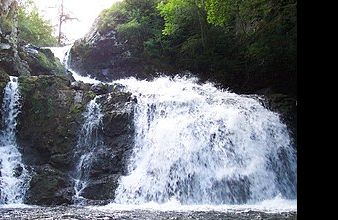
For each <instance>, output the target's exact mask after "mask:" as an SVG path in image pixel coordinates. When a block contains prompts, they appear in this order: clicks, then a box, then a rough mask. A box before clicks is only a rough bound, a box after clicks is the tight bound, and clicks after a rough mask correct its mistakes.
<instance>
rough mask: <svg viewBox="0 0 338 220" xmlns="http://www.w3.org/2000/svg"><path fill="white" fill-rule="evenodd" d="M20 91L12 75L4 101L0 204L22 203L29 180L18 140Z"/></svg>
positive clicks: (0, 149)
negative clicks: (17, 126)
mask: <svg viewBox="0 0 338 220" xmlns="http://www.w3.org/2000/svg"><path fill="white" fill-rule="evenodd" d="M19 101H20V92H19V89H18V81H17V78H16V77H12V76H11V77H10V81H9V82H8V83H7V85H6V87H5V90H4V98H3V103H2V109H1V114H2V129H1V133H0V204H17V203H22V202H23V198H24V195H25V192H26V189H27V184H28V181H29V179H30V178H29V175H28V172H27V170H26V168H25V166H24V164H23V163H22V159H21V153H20V152H19V150H18V145H17V142H16V125H17V121H16V119H17V116H18V114H19V112H20V107H21V106H20V102H19Z"/></svg>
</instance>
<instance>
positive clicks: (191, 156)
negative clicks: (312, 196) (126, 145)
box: [115, 77, 297, 204]
mask: <svg viewBox="0 0 338 220" xmlns="http://www.w3.org/2000/svg"><path fill="white" fill-rule="evenodd" d="M117 82H118V83H121V84H123V85H125V86H126V90H127V91H129V92H131V93H132V94H133V96H134V97H135V98H136V100H137V104H136V105H135V116H134V117H135V118H134V124H135V131H136V134H135V147H134V151H133V153H132V155H131V158H130V161H129V167H128V175H127V176H123V177H121V179H120V181H119V186H118V188H117V190H116V198H115V202H116V203H121V204H143V203H147V202H157V203H165V202H168V201H171V200H174V201H175V200H176V201H179V202H180V203H181V204H254V203H257V202H260V201H263V200H269V199H273V198H275V197H281V198H285V199H296V194H297V192H296V186H297V180H296V163H297V157H296V150H295V149H294V147H293V146H292V145H293V144H292V141H291V139H290V136H289V133H288V130H287V127H286V125H285V124H283V123H282V122H281V121H280V118H279V116H278V114H276V113H274V112H272V111H270V110H268V109H267V108H265V107H264V106H263V105H262V102H261V100H260V98H259V97H255V96H245V95H237V94H235V93H232V92H229V91H224V90H220V89H217V88H216V87H215V86H214V85H213V84H211V83H205V84H198V83H197V80H196V79H194V78H190V79H189V78H179V77H176V78H174V79H170V78H169V77H160V78H157V79H155V80H153V81H139V80H136V79H134V78H130V79H123V80H119V81H117Z"/></svg>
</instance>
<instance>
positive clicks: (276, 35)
mask: <svg viewBox="0 0 338 220" xmlns="http://www.w3.org/2000/svg"><path fill="white" fill-rule="evenodd" d="M100 18H101V19H100V20H99V27H100V31H103V32H104V31H107V30H108V29H115V30H117V32H118V36H119V37H120V38H121V39H122V40H123V41H127V42H128V46H130V48H131V52H132V55H133V56H135V57H136V58H138V59H140V60H148V61H150V62H151V63H152V64H154V63H155V64H154V65H156V63H157V66H161V67H163V64H166V65H167V67H168V68H167V69H170V68H174V69H176V70H190V71H193V72H196V73H199V74H200V76H201V77H202V78H204V79H215V80H217V81H219V82H221V83H224V84H226V85H231V86H232V87H236V86H237V87H238V88H241V87H245V86H246V87H250V86H251V88H250V89H258V88H261V87H267V86H275V85H276V86H277V87H278V86H279V87H284V89H286V90H288V91H290V89H291V90H292V89H293V92H294V88H295V82H296V80H295V79H296V72H297V69H296V66H297V65H296V56H297V21H296V18H297V1H296V0H240V1H239V0H162V1H160V0H124V1H122V2H119V3H117V4H115V5H114V6H113V7H111V8H110V9H107V10H105V11H104V12H103V13H102V14H101V16H100ZM149 69H152V68H149ZM249 84H250V86H249ZM290 87H292V88H290ZM288 91H286V92H288Z"/></svg>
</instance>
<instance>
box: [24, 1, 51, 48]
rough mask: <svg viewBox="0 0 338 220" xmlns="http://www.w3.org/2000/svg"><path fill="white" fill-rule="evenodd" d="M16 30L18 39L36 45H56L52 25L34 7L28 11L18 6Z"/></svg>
mask: <svg viewBox="0 0 338 220" xmlns="http://www.w3.org/2000/svg"><path fill="white" fill-rule="evenodd" d="M18 31H19V32H18V36H19V40H20V41H25V42H27V43H31V44H34V45H36V46H56V44H57V40H56V38H55V37H54V36H53V26H52V25H51V24H50V23H49V22H48V21H46V20H44V19H43V18H42V17H41V16H40V14H39V13H38V11H37V9H36V8H33V9H32V10H31V11H28V10H26V9H25V8H24V7H23V6H19V9H18Z"/></svg>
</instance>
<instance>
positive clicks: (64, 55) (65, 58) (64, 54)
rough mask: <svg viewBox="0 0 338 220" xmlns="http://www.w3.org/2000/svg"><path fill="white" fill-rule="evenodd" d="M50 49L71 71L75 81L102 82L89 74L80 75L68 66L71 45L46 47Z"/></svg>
mask: <svg viewBox="0 0 338 220" xmlns="http://www.w3.org/2000/svg"><path fill="white" fill-rule="evenodd" d="M47 48H48V49H50V50H51V51H52V53H53V54H54V56H55V57H57V58H58V59H59V60H60V62H61V63H62V64H63V65H64V66H65V67H66V69H67V70H68V71H69V72H71V73H72V76H73V77H74V79H75V80H76V81H82V82H84V83H93V84H97V83H102V82H101V81H99V80H97V79H93V78H91V77H90V76H81V75H80V74H78V73H77V72H76V71H74V70H73V69H72V68H70V66H69V62H70V50H71V48H72V45H68V46H64V47H47Z"/></svg>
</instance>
